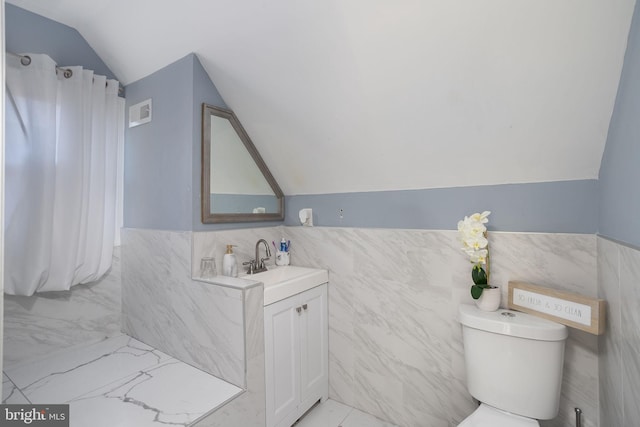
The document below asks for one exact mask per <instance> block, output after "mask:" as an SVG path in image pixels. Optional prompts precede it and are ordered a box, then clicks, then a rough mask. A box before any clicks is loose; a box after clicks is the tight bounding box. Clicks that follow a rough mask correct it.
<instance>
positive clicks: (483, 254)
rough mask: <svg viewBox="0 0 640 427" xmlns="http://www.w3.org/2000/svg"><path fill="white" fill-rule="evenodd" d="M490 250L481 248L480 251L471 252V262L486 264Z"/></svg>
mask: <svg viewBox="0 0 640 427" xmlns="http://www.w3.org/2000/svg"><path fill="white" fill-rule="evenodd" d="M488 254H489V251H488V250H487V249H480V250H479V251H474V252H473V253H471V254H469V260H470V261H471V264H482V265H485V264H486V263H487V255H488Z"/></svg>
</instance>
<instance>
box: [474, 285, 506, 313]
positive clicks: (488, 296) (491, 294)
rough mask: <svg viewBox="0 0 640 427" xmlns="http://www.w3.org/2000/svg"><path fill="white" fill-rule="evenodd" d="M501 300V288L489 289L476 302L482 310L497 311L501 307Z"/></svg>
mask: <svg viewBox="0 0 640 427" xmlns="http://www.w3.org/2000/svg"><path fill="white" fill-rule="evenodd" d="M501 298H502V293H501V292H500V288H488V289H485V290H483V291H482V295H480V298H478V299H477V300H475V302H476V306H477V307H478V308H479V309H480V310H484V311H496V310H497V309H498V308H499V307H500V300H501Z"/></svg>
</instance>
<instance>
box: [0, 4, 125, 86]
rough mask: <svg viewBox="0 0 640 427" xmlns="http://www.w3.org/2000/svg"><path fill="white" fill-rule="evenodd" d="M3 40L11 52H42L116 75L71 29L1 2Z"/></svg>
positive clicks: (59, 61) (57, 59)
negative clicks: (3, 14)
mask: <svg viewBox="0 0 640 427" xmlns="http://www.w3.org/2000/svg"><path fill="white" fill-rule="evenodd" d="M5 43H6V49H7V50H8V51H9V52H13V53H46V54H47V55H49V56H50V57H51V58H53V60H54V61H55V62H56V63H57V64H58V65H60V66H65V65H67V66H73V65H81V66H83V67H84V68H87V69H90V70H93V71H94V72H96V73H97V74H100V75H103V76H107V77H108V78H110V79H116V80H117V79H118V78H117V77H116V76H115V75H114V74H113V73H112V72H111V70H110V69H109V67H107V66H106V64H105V63H104V62H103V61H102V59H100V57H99V56H98V55H97V54H96V52H95V51H94V50H93V49H92V48H91V46H89V44H88V43H87V41H86V40H85V39H84V37H82V36H81V35H80V33H78V31H76V30H75V29H73V28H71V27H69V26H66V25H63V24H61V23H59V22H56V21H52V20H51V19H48V18H45V17H43V16H40V15H36V14H35V13H32V12H29V11H26V10H24V9H21V8H19V7H16V6H14V5H12V4H9V3H5Z"/></svg>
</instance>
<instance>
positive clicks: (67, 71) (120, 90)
mask: <svg viewBox="0 0 640 427" xmlns="http://www.w3.org/2000/svg"><path fill="white" fill-rule="evenodd" d="M5 52H6V53H7V54H9V55H13V56H15V57H16V58H20V63H21V64H22V65H24V66H25V67H26V66H27V65H29V64H31V57H30V56H29V55H20V54H19V53H13V52H10V51H8V50H7V51H5ZM56 71H62V75H63V76H64V78H65V79H68V78H71V76H73V71H72V70H70V69H68V68H62V67H58V66H57V65H56ZM108 84H109V83H105V85H108ZM123 95H124V87H123V86H122V83H120V82H118V96H123Z"/></svg>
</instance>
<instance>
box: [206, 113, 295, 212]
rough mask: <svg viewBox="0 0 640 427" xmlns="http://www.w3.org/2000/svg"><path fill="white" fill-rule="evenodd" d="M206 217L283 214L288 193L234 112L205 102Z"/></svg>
mask: <svg viewBox="0 0 640 427" xmlns="http://www.w3.org/2000/svg"><path fill="white" fill-rule="evenodd" d="M201 203H202V222H203V223H205V224H206V223H217V222H247V221H277V220H282V219H284V196H283V194H282V191H281V190H280V187H279V186H278V184H277V183H276V181H275V179H274V178H273V176H272V175H271V172H270V171H269V169H268V168H267V165H266V164H265V163H264V161H263V160H262V157H261V156H260V153H258V151H257V150H256V148H255V146H254V145H253V142H252V141H251V139H250V138H249V135H247V133H246V132H245V130H244V128H243V127H242V125H241V124H240V121H239V120H238V118H237V117H236V116H235V114H234V113H233V112H232V111H230V110H226V109H223V108H219V107H214V106H211V105H207V104H203V105H202V194H201Z"/></svg>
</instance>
